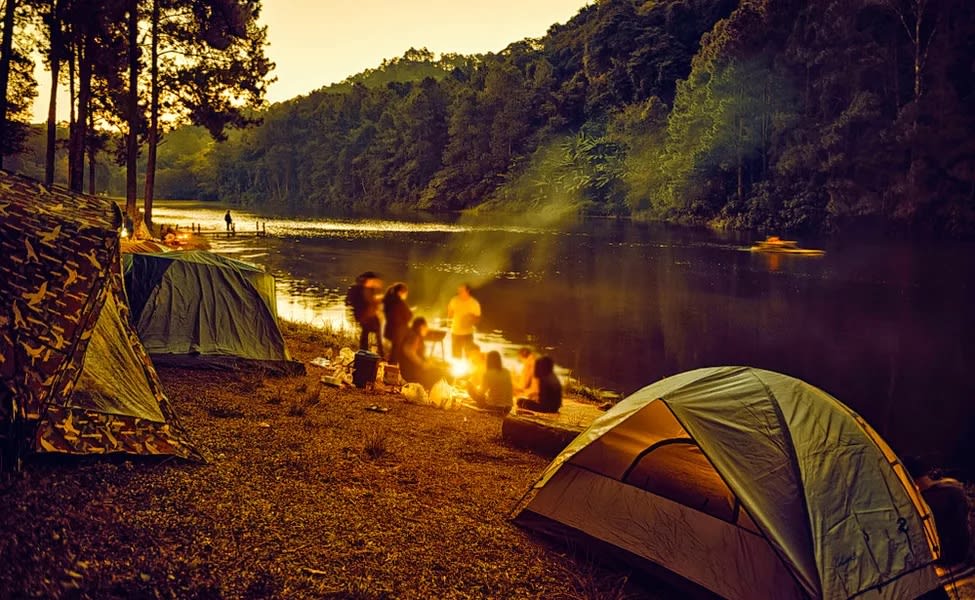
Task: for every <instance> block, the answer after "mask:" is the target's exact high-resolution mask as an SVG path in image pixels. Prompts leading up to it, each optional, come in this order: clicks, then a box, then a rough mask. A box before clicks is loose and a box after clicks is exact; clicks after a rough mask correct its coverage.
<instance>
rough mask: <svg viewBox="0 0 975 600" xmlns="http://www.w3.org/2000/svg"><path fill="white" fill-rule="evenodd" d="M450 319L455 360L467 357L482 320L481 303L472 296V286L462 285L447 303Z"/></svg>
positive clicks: (452, 352)
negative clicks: (476, 327) (475, 330)
mask: <svg viewBox="0 0 975 600" xmlns="http://www.w3.org/2000/svg"><path fill="white" fill-rule="evenodd" d="M447 318H448V319H450V320H451V321H450V352H451V354H452V355H453V357H454V358H462V357H465V356H467V351H468V349H470V348H471V347H473V346H474V326H475V325H477V323H478V321H480V320H481V303H480V302H478V301H477V299H475V298H474V296H471V286H470V285H468V284H466V283H462V284H460V287H458V288H457V295H456V296H454V297H453V298H451V299H450V302H448V303H447Z"/></svg>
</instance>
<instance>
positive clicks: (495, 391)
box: [468, 350, 514, 414]
mask: <svg viewBox="0 0 975 600" xmlns="http://www.w3.org/2000/svg"><path fill="white" fill-rule="evenodd" d="M484 366H485V369H484V376H483V377H482V378H481V383H480V385H478V386H477V387H476V388H474V389H472V390H468V393H470V395H471V399H472V400H474V404H476V405H477V406H478V407H479V408H484V409H487V410H490V411H494V412H499V413H503V414H507V413H508V412H511V404H512V401H511V399H512V397H513V395H514V394H513V389H512V386H511V373H510V372H509V371H508V369H505V368H504V366H503V365H502V364H501V354H499V353H498V351H497V350H492V351H490V352H488V353H487V358H486V359H485V361H484Z"/></svg>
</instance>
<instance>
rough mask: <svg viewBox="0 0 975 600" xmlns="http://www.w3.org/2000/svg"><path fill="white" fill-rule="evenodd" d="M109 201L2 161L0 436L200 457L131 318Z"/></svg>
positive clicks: (17, 443)
mask: <svg viewBox="0 0 975 600" xmlns="http://www.w3.org/2000/svg"><path fill="white" fill-rule="evenodd" d="M120 223H121V215H120V213H119V210H118V207H117V206H116V205H115V203H113V202H111V201H110V200H106V199H102V198H96V197H93V196H87V195H83V194H76V193H73V192H68V191H67V190H63V189H59V188H57V187H51V188H48V187H45V186H43V185H41V184H40V183H38V182H35V181H33V180H31V179H27V178H25V177H20V176H17V175H12V174H10V173H7V172H4V171H0V252H2V257H3V258H2V259H0V445H2V451H3V452H2V458H0V467H2V468H4V469H10V468H16V467H17V466H19V461H20V456H21V455H22V453H23V452H24V451H37V452H60V453H69V454H103V453H111V452H123V453H130V454H169V455H175V456H181V457H186V458H191V457H192V458H199V454H198V453H197V452H196V450H194V448H193V446H192V445H191V444H190V443H189V441H188V439H187V437H186V434H185V433H184V431H183V429H182V427H181V426H180V424H179V422H178V421H177V419H176V415H175V413H174V412H173V410H172V408H171V407H170V405H169V402H168V400H167V398H166V396H165V395H164V394H163V392H162V388H161V386H160V383H159V379H158V377H157V376H156V372H155V370H154V369H153V366H152V362H151V361H150V360H149V356H148V355H147V354H146V352H145V349H144V348H143V347H142V344H140V343H139V338H138V336H137V335H136V333H135V331H134V330H133V329H132V327H131V326H130V325H129V324H128V309H127V306H126V304H125V301H124V298H123V295H122V270H121V263H120V253H119V235H118V231H119V226H120Z"/></svg>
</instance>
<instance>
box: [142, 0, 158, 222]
mask: <svg viewBox="0 0 975 600" xmlns="http://www.w3.org/2000/svg"><path fill="white" fill-rule="evenodd" d="M151 35H152V43H151V50H150V63H149V74H150V76H149V95H150V99H149V136H148V148H147V155H146V191H145V196H144V198H143V204H142V206H143V213H144V215H143V218H144V219H145V221H146V225H147V226H149V228H150V229H151V228H152V199H153V195H154V194H153V192H154V187H155V185H156V147H157V146H158V145H159V0H152V33H151Z"/></svg>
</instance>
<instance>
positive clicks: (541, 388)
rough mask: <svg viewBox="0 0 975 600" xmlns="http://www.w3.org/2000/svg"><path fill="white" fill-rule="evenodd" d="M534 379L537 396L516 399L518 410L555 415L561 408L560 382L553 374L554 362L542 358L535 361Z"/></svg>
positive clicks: (547, 358) (545, 357)
mask: <svg viewBox="0 0 975 600" xmlns="http://www.w3.org/2000/svg"><path fill="white" fill-rule="evenodd" d="M535 379H536V380H537V381H538V391H537V395H536V396H535V397H534V398H532V397H527V398H518V408H524V409H528V410H534V411H536V412H546V413H557V412H559V409H560V408H562V382H561V381H559V378H558V376H557V375H556V374H555V361H553V360H552V359H551V358H550V357H548V356H543V357H541V358H539V359H538V360H536V361H535Z"/></svg>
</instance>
